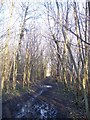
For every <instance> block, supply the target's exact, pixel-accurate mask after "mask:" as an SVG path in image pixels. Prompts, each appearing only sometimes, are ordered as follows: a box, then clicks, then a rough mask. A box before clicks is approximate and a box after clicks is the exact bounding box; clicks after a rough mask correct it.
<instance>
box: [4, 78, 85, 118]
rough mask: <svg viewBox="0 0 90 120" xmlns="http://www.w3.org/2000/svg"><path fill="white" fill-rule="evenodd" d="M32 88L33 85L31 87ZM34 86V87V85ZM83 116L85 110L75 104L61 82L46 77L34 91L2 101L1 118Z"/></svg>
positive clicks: (71, 95)
mask: <svg viewBox="0 0 90 120" xmlns="http://www.w3.org/2000/svg"><path fill="white" fill-rule="evenodd" d="M33 88H34V87H33ZM35 88H36V87H35ZM74 117H75V118H82V119H84V118H85V111H84V109H81V108H80V107H78V106H76V105H75V99H74V96H73V94H72V93H71V92H68V91H65V87H64V85H63V84H62V83H59V84H58V85H57V83H56V82H55V80H53V79H51V78H46V79H45V80H44V81H43V82H42V83H41V84H39V85H38V86H37V89H36V91H35V92H34V93H26V94H24V95H22V96H21V97H17V98H14V99H12V100H9V101H6V102H3V118H37V119H39V118H40V119H43V118H45V119H47V118H54V119H56V118H62V119H65V118H74Z"/></svg>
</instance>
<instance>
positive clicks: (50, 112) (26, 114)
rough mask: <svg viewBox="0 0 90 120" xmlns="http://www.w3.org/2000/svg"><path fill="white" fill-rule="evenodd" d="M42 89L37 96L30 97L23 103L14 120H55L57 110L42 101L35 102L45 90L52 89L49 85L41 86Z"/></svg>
mask: <svg viewBox="0 0 90 120" xmlns="http://www.w3.org/2000/svg"><path fill="white" fill-rule="evenodd" d="M41 87H42V88H44V89H42V90H41V91H40V92H39V93H38V94H36V95H35V96H34V97H32V98H31V99H30V100H28V101H27V102H25V103H24V105H23V107H22V108H21V110H20V111H19V112H18V113H16V115H15V118H39V119H45V118H55V117H56V115H57V110H56V109H55V108H54V106H53V105H52V104H47V103H46V102H44V101H41V100H40V101H39V100H37V97H38V96H40V95H41V94H42V93H43V92H44V91H45V90H46V89H48V88H52V86H50V85H43V86H41Z"/></svg>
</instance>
